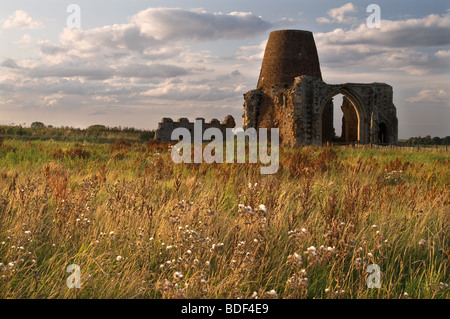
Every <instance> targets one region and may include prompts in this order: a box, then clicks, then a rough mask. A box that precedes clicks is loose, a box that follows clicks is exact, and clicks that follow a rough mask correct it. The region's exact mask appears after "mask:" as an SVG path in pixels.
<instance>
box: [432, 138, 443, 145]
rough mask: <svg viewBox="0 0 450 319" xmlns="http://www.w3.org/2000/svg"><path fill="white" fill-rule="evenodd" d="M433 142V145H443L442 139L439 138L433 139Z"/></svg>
mask: <svg viewBox="0 0 450 319" xmlns="http://www.w3.org/2000/svg"><path fill="white" fill-rule="evenodd" d="M432 142H433V145H442V139H441V138H440V137H438V136H436V137H433V139H432Z"/></svg>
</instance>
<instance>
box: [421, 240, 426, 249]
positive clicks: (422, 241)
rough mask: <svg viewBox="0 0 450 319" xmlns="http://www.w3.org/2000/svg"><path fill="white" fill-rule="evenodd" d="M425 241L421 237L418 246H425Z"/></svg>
mask: <svg viewBox="0 0 450 319" xmlns="http://www.w3.org/2000/svg"><path fill="white" fill-rule="evenodd" d="M426 243H427V241H426V240H425V239H421V240H419V247H420V248H425V245H426Z"/></svg>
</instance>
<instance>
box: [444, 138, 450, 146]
mask: <svg viewBox="0 0 450 319" xmlns="http://www.w3.org/2000/svg"><path fill="white" fill-rule="evenodd" d="M442 144H444V145H450V136H446V137H444V138H443V139H442Z"/></svg>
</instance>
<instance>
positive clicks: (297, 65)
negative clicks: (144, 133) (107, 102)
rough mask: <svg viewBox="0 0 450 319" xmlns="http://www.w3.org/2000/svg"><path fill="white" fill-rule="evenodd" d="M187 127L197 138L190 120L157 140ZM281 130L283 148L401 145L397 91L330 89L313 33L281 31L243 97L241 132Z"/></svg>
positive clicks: (228, 122) (162, 126)
mask: <svg viewBox="0 0 450 319" xmlns="http://www.w3.org/2000/svg"><path fill="white" fill-rule="evenodd" d="M338 94H342V95H343V96H344V98H343V103H342V105H338V107H340V108H341V110H342V113H343V118H342V124H341V125H342V130H341V131H342V134H341V135H340V136H336V134H335V128H334V126H333V120H334V104H333V98H334V97H335V96H336V95H338ZM200 120H201V121H202V124H203V132H204V131H205V130H206V129H208V128H211V127H214V128H219V129H220V130H221V131H222V132H223V133H224V135H225V130H226V128H234V127H235V126H236V123H235V121H234V119H233V117H231V116H230V115H229V116H227V117H226V118H225V120H224V121H223V122H219V120H216V119H213V120H211V121H210V122H209V123H205V120H204V119H200ZM180 127H181V128H186V129H188V130H189V131H190V132H191V136H193V134H192V133H193V130H194V123H193V122H189V120H188V119H187V118H182V119H179V120H178V121H177V122H174V121H173V120H172V119H170V118H164V119H162V121H161V123H159V125H158V129H157V130H156V134H155V139H157V140H159V141H166V142H167V141H171V134H172V131H173V130H174V129H176V128H180ZM248 128H255V129H256V131H259V129H260V128H267V129H271V128H278V129H279V134H280V140H281V144H283V145H289V146H294V145H311V144H313V145H324V144H327V143H329V142H331V143H355V144H356V143H358V144H368V143H376V144H397V142H398V120H397V110H396V108H395V106H394V103H393V88H392V87H391V86H390V85H388V84H386V83H342V84H328V83H325V82H324V81H323V79H322V72H321V69H320V63H319V57H318V54H317V48H316V44H315V41H314V36H313V34H312V32H309V31H303V30H279V31H274V32H272V33H271V34H270V36H269V40H268V42H267V45H266V49H265V53H264V58H263V62H262V67H261V73H260V76H259V79H258V83H257V87H256V89H255V90H251V91H249V92H247V93H245V94H244V115H243V129H244V130H247V129H248Z"/></svg>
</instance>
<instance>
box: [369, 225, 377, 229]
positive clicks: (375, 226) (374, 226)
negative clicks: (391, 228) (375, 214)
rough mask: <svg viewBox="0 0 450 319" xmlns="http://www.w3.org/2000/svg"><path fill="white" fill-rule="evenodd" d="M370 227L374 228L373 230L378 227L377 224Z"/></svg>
mask: <svg viewBox="0 0 450 319" xmlns="http://www.w3.org/2000/svg"><path fill="white" fill-rule="evenodd" d="M370 228H372V229H373V230H375V229H378V226H377V225H372V226H371V227H370Z"/></svg>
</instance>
